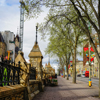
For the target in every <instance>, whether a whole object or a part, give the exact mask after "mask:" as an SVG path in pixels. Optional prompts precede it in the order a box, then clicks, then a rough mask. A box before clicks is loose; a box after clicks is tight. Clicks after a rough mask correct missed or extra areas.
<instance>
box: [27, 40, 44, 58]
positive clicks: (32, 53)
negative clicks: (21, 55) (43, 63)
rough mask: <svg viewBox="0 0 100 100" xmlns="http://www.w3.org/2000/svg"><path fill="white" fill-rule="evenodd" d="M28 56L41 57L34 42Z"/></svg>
mask: <svg viewBox="0 0 100 100" xmlns="http://www.w3.org/2000/svg"><path fill="white" fill-rule="evenodd" d="M28 56H29V57H43V56H42V53H41V51H40V48H39V46H38V44H37V43H36V42H35V45H34V46H33V48H32V50H31V52H30V54H29V55H28Z"/></svg>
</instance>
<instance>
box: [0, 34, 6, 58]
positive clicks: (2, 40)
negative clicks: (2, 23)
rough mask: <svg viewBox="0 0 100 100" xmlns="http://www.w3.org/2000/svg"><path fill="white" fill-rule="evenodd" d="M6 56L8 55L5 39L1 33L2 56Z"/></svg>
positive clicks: (0, 52)
mask: <svg viewBox="0 0 100 100" xmlns="http://www.w3.org/2000/svg"><path fill="white" fill-rule="evenodd" d="M2 55H3V56H4V57H5V55H6V43H5V41H4V39H3V36H2V34H1V33H0V56H2Z"/></svg>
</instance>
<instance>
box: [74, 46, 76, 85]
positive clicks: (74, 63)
mask: <svg viewBox="0 0 100 100" xmlns="http://www.w3.org/2000/svg"><path fill="white" fill-rule="evenodd" d="M73 83H76V47H75V50H74V59H73Z"/></svg>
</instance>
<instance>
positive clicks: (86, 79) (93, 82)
mask: <svg viewBox="0 0 100 100" xmlns="http://www.w3.org/2000/svg"><path fill="white" fill-rule="evenodd" d="M70 78H72V77H70ZM76 79H77V80H79V81H83V82H86V83H87V84H88V81H89V78H88V77H76ZM91 81H92V86H97V87H99V79H97V78H91Z"/></svg>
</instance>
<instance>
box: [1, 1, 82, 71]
mask: <svg viewBox="0 0 100 100" xmlns="http://www.w3.org/2000/svg"><path fill="white" fill-rule="evenodd" d="M19 6H20V3H19V0H0V31H7V30H9V31H11V32H14V34H15V35H16V34H17V28H18V29H19V26H20V7H19ZM43 10H44V12H42V13H41V14H40V15H39V17H38V18H37V19H36V18H34V19H30V20H25V22H24V35H23V52H24V57H25V59H26V60H27V61H28V60H29V57H28V55H29V53H30V51H31V49H32V47H33V46H34V43H35V35H36V24H37V23H41V22H43V21H44V17H46V15H47V13H48V9H46V8H43ZM48 42H49V41H48V39H46V41H43V40H41V35H40V33H38V45H39V47H40V50H41V52H42V55H43V66H44V65H45V64H46V63H48V59H49V58H48V55H45V52H44V50H45V48H47V44H48ZM54 60H55V59H54V58H50V62H51V66H52V67H53V68H55V69H56V71H57V66H58V64H57V63H56V62H55V61H54ZM80 60H82V58H81V57H80Z"/></svg>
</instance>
